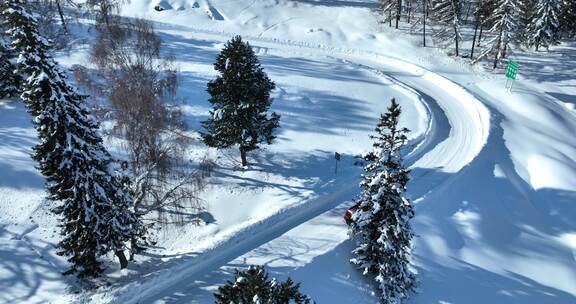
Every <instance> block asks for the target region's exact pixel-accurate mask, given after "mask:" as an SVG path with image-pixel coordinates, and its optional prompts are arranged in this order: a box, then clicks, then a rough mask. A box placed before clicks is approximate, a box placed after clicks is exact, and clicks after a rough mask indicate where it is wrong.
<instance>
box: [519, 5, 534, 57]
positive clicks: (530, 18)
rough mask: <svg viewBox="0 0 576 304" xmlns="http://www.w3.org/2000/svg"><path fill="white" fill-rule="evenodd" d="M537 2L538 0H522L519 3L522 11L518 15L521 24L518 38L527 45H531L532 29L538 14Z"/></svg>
mask: <svg viewBox="0 0 576 304" xmlns="http://www.w3.org/2000/svg"><path fill="white" fill-rule="evenodd" d="M537 4H538V0H522V1H520V3H519V7H520V12H519V16H518V24H519V25H520V26H519V29H518V32H517V38H516V40H518V41H519V42H521V43H522V44H524V45H527V46H530V42H531V38H532V33H531V30H532V24H533V22H534V17H535V15H536V5H537Z"/></svg>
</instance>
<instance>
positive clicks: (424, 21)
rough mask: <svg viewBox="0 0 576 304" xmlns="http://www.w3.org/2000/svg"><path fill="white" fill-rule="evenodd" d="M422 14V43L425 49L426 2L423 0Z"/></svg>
mask: <svg viewBox="0 0 576 304" xmlns="http://www.w3.org/2000/svg"><path fill="white" fill-rule="evenodd" d="M422 6H423V8H424V14H423V15H422V18H423V19H422V24H423V27H422V41H423V42H424V47H426V0H423V5H422Z"/></svg>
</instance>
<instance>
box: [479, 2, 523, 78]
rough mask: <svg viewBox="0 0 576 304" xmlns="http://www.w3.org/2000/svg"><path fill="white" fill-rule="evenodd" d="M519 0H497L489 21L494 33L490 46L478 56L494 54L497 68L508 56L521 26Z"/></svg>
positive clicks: (480, 57)
mask: <svg viewBox="0 0 576 304" xmlns="http://www.w3.org/2000/svg"><path fill="white" fill-rule="evenodd" d="M519 10H520V6H519V0H496V1H495V2H494V9H493V11H492V14H491V16H490V17H489V18H488V20H487V21H488V23H490V24H492V27H491V28H490V32H491V33H492V34H493V35H494V36H493V37H492V38H491V39H490V40H489V41H488V42H487V44H488V47H487V48H486V49H485V50H484V51H483V52H482V53H481V54H480V56H478V58H477V59H476V60H475V61H478V60H480V59H482V58H485V57H486V56H489V55H493V56H494V65H493V67H494V68H496V66H497V65H498V62H500V60H502V59H504V58H506V55H507V53H508V52H509V47H510V44H511V43H513V42H514V40H515V37H516V35H517V32H518V28H519V21H518V12H519Z"/></svg>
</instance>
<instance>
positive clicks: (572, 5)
mask: <svg viewBox="0 0 576 304" xmlns="http://www.w3.org/2000/svg"><path fill="white" fill-rule="evenodd" d="M560 11H561V14H560V30H561V32H562V34H563V35H564V36H566V37H572V38H574V37H575V36H576V1H574V0H563V1H562V6H561V10H560Z"/></svg>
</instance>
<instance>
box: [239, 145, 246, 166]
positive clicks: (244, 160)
mask: <svg viewBox="0 0 576 304" xmlns="http://www.w3.org/2000/svg"><path fill="white" fill-rule="evenodd" d="M240 158H241V159H242V167H244V166H248V161H247V160H246V149H244V147H240Z"/></svg>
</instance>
